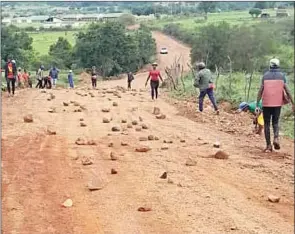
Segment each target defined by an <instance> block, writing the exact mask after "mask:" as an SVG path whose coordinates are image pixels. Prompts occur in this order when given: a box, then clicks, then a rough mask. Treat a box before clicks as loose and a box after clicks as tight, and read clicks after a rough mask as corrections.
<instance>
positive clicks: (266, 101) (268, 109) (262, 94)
mask: <svg viewBox="0 0 295 234" xmlns="http://www.w3.org/2000/svg"><path fill="white" fill-rule="evenodd" d="M269 63H270V65H269V71H267V72H266V73H265V74H264V75H263V77H262V82H261V86H260V89H259V91H258V95H257V102H256V103H259V102H260V100H261V99H262V111H263V117H264V135H265V141H266V148H265V150H264V152H266V153H269V152H272V151H273V148H272V144H271V139H270V121H272V127H273V132H274V140H273V146H274V148H275V149H276V150H279V149H280V148H281V146H280V143H279V119H280V115H281V108H282V106H283V105H285V104H288V103H289V102H291V103H292V110H293V112H294V100H293V98H292V95H291V92H290V90H289V88H288V86H287V84H286V82H287V78H286V75H285V74H284V73H282V72H281V71H280V60H278V59H276V58H273V59H271V60H270V62H269ZM256 111H259V106H258V105H256Z"/></svg>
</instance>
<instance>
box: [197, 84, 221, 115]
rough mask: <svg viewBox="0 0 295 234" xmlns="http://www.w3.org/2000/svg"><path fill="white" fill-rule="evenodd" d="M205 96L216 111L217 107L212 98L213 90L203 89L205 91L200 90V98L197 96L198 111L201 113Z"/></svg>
mask: <svg viewBox="0 0 295 234" xmlns="http://www.w3.org/2000/svg"><path fill="white" fill-rule="evenodd" d="M206 94H207V95H208V97H209V99H210V101H211V103H212V105H213V107H214V110H215V111H217V110H218V107H217V105H216V102H215V98H214V92H213V89H205V90H200V96H199V110H200V111H201V112H202V111H203V102H204V98H205V96H206Z"/></svg>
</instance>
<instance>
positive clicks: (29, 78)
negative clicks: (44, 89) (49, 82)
mask: <svg viewBox="0 0 295 234" xmlns="http://www.w3.org/2000/svg"><path fill="white" fill-rule="evenodd" d="M28 84H29V87H30V88H32V87H33V82H32V79H31V73H30V72H29V73H28Z"/></svg>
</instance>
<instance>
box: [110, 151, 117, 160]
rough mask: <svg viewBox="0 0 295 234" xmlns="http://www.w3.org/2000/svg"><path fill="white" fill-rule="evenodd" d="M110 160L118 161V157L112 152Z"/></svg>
mask: <svg viewBox="0 0 295 234" xmlns="http://www.w3.org/2000/svg"><path fill="white" fill-rule="evenodd" d="M110 158H111V160H112V161H116V160H118V157H117V156H116V154H115V153H114V152H111V154H110Z"/></svg>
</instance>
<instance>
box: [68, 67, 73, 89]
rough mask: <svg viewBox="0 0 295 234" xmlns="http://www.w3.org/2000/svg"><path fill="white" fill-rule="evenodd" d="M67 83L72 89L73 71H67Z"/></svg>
mask: <svg viewBox="0 0 295 234" xmlns="http://www.w3.org/2000/svg"><path fill="white" fill-rule="evenodd" d="M68 82H69V85H70V88H71V89H73V88H74V77H73V71H72V70H70V71H69V74H68Z"/></svg>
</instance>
